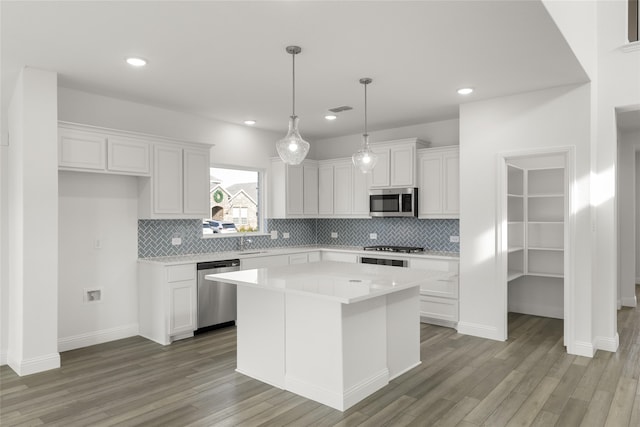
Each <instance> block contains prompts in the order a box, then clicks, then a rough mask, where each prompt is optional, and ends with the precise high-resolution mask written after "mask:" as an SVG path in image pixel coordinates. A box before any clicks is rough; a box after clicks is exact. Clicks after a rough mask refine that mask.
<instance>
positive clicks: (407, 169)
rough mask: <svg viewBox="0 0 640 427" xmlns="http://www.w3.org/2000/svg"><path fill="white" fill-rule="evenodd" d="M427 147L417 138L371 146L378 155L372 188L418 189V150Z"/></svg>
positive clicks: (372, 175) (372, 176) (378, 143)
mask: <svg viewBox="0 0 640 427" xmlns="http://www.w3.org/2000/svg"><path fill="white" fill-rule="evenodd" d="M426 146H427V143H425V142H423V141H421V140H419V139H417V138H408V139H399V140H396V141H386V142H377V143H374V144H371V148H372V150H373V151H374V152H375V153H376V154H377V155H378V163H377V164H376V166H375V167H374V168H373V171H372V172H371V188H384V187H416V186H417V177H416V175H417V174H416V150H417V149H418V148H423V147H426Z"/></svg>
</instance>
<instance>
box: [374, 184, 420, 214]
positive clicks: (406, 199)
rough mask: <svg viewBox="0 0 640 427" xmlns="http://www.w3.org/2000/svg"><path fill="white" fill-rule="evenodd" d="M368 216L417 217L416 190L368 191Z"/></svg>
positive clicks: (390, 189) (384, 189) (385, 189)
mask: <svg viewBox="0 0 640 427" xmlns="http://www.w3.org/2000/svg"><path fill="white" fill-rule="evenodd" d="M369 215H371V216H374V217H403V216H416V217H417V216H418V189H417V188H381V189H371V190H369Z"/></svg>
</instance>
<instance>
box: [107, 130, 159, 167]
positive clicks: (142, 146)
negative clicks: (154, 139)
mask: <svg viewBox="0 0 640 427" xmlns="http://www.w3.org/2000/svg"><path fill="white" fill-rule="evenodd" d="M149 145H150V144H149V143H148V142H146V141H137V140H135V139H131V138H122V137H112V138H109V139H108V140H107V169H108V170H110V171H118V172H129V173H132V174H140V175H149V173H150V171H151V167H150V166H151V160H150V159H151V155H150V153H149Z"/></svg>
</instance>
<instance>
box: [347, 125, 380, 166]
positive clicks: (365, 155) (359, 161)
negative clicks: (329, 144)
mask: <svg viewBox="0 0 640 427" xmlns="http://www.w3.org/2000/svg"><path fill="white" fill-rule="evenodd" d="M362 141H363V144H362V148H361V149H359V150H358V151H356V152H355V153H353V156H351V160H352V161H353V165H354V166H355V167H357V168H358V169H360V172H362V173H369V172H371V171H372V170H373V168H374V167H375V166H376V163H378V155H377V154H376V153H374V152H373V151H371V148H369V135H367V134H364V135H362Z"/></svg>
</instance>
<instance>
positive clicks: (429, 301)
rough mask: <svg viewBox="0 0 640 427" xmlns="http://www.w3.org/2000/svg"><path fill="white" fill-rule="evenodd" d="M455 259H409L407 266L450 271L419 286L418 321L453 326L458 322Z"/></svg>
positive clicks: (456, 266)
mask: <svg viewBox="0 0 640 427" xmlns="http://www.w3.org/2000/svg"><path fill="white" fill-rule="evenodd" d="M458 265H459V262H458V261H457V260H444V259H442V260H441V259H410V260H409V267H410V268H417V269H421V270H431V271H443V272H449V273H451V274H450V275H448V276H447V277H442V278H439V279H434V280H430V281H428V282H426V283H424V284H423V285H422V286H420V321H421V322H424V323H433V324H435V325H441V326H448V327H453V328H455V327H456V326H457V324H458V319H459V314H458V295H459V294H458Z"/></svg>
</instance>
